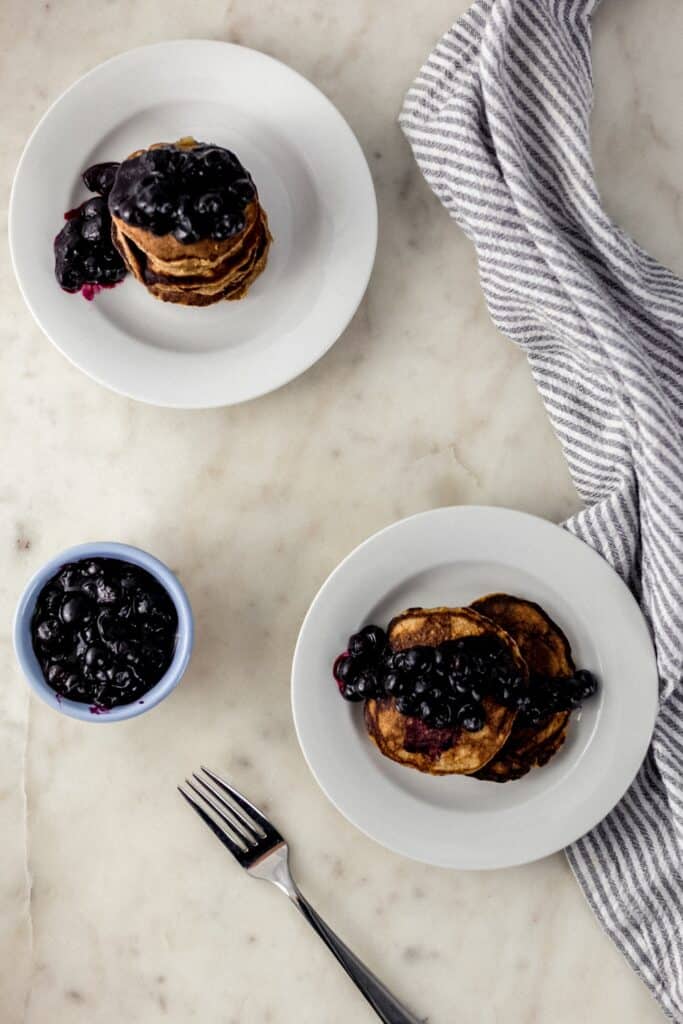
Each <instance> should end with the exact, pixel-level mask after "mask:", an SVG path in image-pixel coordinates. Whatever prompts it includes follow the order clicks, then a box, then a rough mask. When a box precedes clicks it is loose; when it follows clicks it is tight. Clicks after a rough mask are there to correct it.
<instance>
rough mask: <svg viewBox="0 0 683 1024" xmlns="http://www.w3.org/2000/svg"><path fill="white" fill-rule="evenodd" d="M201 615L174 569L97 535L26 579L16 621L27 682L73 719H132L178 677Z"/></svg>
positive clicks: (159, 698) (16, 638)
mask: <svg viewBox="0 0 683 1024" xmlns="http://www.w3.org/2000/svg"><path fill="white" fill-rule="evenodd" d="M193 636H194V624H193V619H192V610H191V608H190V604H189V601H188V599H187V595H186V594H185V591H184V589H183V587H182V586H181V584H180V583H179V581H178V579H177V578H176V576H175V575H174V574H173V573H172V572H171V570H170V569H168V568H167V567H166V566H165V565H164V564H163V563H162V562H160V561H159V560H158V559H156V558H154V557H153V556H152V555H149V554H147V552H145V551H141V550H140V549H138V548H134V547H130V546H129V545H127V544H116V543H107V542H102V543H93V544H81V545H79V546H78V547H74V548H70V549H69V550H68V551H64V552H62V554H60V555H57V556H56V557H55V558H53V559H51V560H50V561H49V562H48V563H47V564H46V565H44V566H43V568H42V569H40V570H39V572H37V573H36V574H35V576H33V578H32V579H31V580H30V581H29V583H28V585H27V586H26V589H25V590H24V593H23V594H22V596H21V599H20V601H19V605H18V607H17V612H16V616H15V621H14V646H15V650H16V653H17V658H18V659H19V663H20V665H21V667H22V669H23V671H24V675H25V676H26V678H27V680H28V682H29V683H30V685H31V686H32V688H33V689H34V690H35V692H36V693H37V694H38V696H40V697H41V698H42V699H43V700H44V701H46V702H47V703H48V704H50V705H51V706H52V707H54V708H56V709H57V710H59V711H62V712H63V713H64V714H67V715H70V716H71V717H72V718H79V719H81V720H84V721H97V722H100V721H101V722H116V721H121V720H122V719H126V718H133V717H134V716H136V715H140V714H142V713H143V712H145V711H149V709H150V708H153V707H155V706H156V705H157V704H158V703H159V702H160V701H162V700H163V699H164V697H167V696H168V694H169V693H170V692H171V691H172V690H173V689H174V688H175V687H176V686H177V685H178V683H179V682H180V679H181V678H182V675H183V673H184V672H185V669H186V668H187V665H188V662H189V660H190V655H191V653H192V643H193Z"/></svg>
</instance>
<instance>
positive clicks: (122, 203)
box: [110, 138, 271, 306]
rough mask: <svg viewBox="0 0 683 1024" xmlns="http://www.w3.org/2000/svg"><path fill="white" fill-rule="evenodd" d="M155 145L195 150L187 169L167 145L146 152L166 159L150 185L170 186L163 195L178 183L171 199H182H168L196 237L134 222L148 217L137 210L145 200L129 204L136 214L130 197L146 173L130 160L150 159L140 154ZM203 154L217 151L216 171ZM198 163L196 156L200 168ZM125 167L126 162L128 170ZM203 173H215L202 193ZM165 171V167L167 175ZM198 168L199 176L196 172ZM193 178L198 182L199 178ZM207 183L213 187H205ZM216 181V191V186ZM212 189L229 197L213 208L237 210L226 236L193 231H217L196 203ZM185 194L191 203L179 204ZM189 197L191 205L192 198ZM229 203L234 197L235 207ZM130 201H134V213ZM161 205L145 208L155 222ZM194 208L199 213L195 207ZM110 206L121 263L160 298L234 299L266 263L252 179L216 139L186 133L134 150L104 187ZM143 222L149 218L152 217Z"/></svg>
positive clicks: (265, 236) (264, 231) (264, 229)
mask: <svg viewBox="0 0 683 1024" xmlns="http://www.w3.org/2000/svg"><path fill="white" fill-rule="evenodd" d="M161 149H171V150H179V151H181V152H182V151H191V150H193V149H198V150H199V152H198V154H197V156H196V158H195V162H194V163H193V162H192V160H190V162H189V170H187V169H186V164H187V161H188V158H187V157H178V156H177V155H174V153H173V152H171V153H170V154H169V155H167V154H160V155H159V156H158V157H154V158H151V157H150V158H149V159H150V160H154V162H155V164H156V163H158V161H159V160H160V159H162V158H163V159H164V161H165V162H164V167H166V168H169V169H168V170H162V171H159V172H155V173H152V174H151V178H150V180H152V179H153V181H154V182H159V181H161V182H162V184H161V185H157V184H153V185H152V186H151V187H152V188H164V186H165V187H166V188H170V192H169V193H168V195H169V196H173V195H177V194H178V193H176V192H173V186H174V185H175V188H180V190H181V193H182V195H181V196H180V200H173V202H174V203H176V202H179V203H180V204H181V205H178V206H174V207H171V209H172V210H176V211H180V212H179V213H178V214H177V216H180V217H182V216H187V217H192V218H193V220H192V222H191V223H192V224H193V225H194V231H195V235H194V239H195V240H192V241H182V242H181V241H179V239H178V238H177V237H175V235H174V234H171V233H169V234H160V235H157V234H155V233H154V232H153V231H152V230H150V228H148V227H145V226H140V225H141V224H144V223H146V222H145V221H144V220H140V219H139V218H140V217H141V216H142V214H141V211H144V210H147V207H144V206H138V207H137V208H134V210H133V214H134V215H133V214H131V213H130V209H131V207H130V204H131V202H134V201H136V200H135V197H136V196H137V202H138V203H141V202H142V195H143V193H144V191H145V188H148V186H147V185H146V183H145V180H144V179H143V180H142V181H140V180H139V175H140V171H136V170H135V168H136V166H139V165H140V163H141V161H140V160H139V158H140V157H143V160H142V163H143V164H147V163H148V162H149V161H147V160H145V158H144V154H146V153H149V152H152V151H154V150H161ZM207 150H210V152H207ZM209 156H218V158H219V160H220V161H221V162H220V168H221V170H220V171H219V172H218V177H216V176H215V175H216V171H215V170H214V169H213V167H212V169H211V170H210V171H207V170H206V167H207V165H206V164H205V162H204V161H205V160H207V159H208V158H209ZM183 160H184V161H185V164H180V165H179V164H178V161H183ZM226 160H227V161H228V164H227V165H226V166H227V169H226V168H225V167H224V162H225V161H226ZM130 161H137V164H133V165H131V164H130V163H129V162H130ZM230 162H232V163H230ZM197 163H198V164H199V168H198V169H197ZM127 168H129V169H128V170H127ZM206 174H209V175H214V177H213V178H212V179H211V180H212V181H213V184H211V183H209V186H208V187H209V192H208V193H206V194H205V195H204V194H203V193H202V188H203V189H204V190H206V188H207V185H206V184H201V183H205V182H206V181H207V178H206ZM136 175H137V178H136ZM168 175H171V178H170V179H169V177H168ZM173 175H175V178H174V177H173ZM188 175H189V177H188ZM197 175H200V177H199V178H198V177H197ZM226 175H227V177H226ZM236 176H237V177H236ZM240 176H241V177H240ZM148 177H149V176H148ZM198 182H200V184H199V185H198V184H197V183H198ZM136 187H137V188H138V189H140V188H142V192H140V191H138V192H137V193H136V192H135V188H136ZM185 189H188V190H189V200H188V196H187V195H185ZM212 189H214V190H216V189H218V190H219V191H211V190H212ZM221 189H222V191H220V190H221ZM235 189H238V190H246V193H245V192H244V191H237V192H236V191H234V190H235ZM197 191H199V196H198V195H197ZM214 196H215V197H216V201H217V202H218V203H224V204H225V203H227V204H228V205H227V206H226V205H222V206H221V205H219V206H218V211H219V212H218V214H215V216H217V217H218V218H221V217H223V218H235V217H237V218H239V221H238V222H237V223H238V226H239V230H235V231H233V233H232V234H230V235H229V237H227V238H215V237H201V238H197V235H198V233H199V231H201V230H212V231H213V230H215V233H216V234H218V233H219V232H218V228H217V227H215V228H210V227H207V222H206V221H205V219H204V218H205V216H206V209H202V207H201V205H199V204H200V203H201V202H205V201H206V200H207V199H208V200H211V199H213V198H214ZM162 198H163V193H162ZM188 201H189V203H190V204H191V205H190V206H189V207H187V206H185V207H183V206H182V203H187V202H188ZM152 202H156V203H158V202H159V200H158V199H154V200H152ZM194 203H196V204H197V205H192V204H194ZM230 204H233V205H230ZM234 204H239V205H238V206H237V207H235V206H234ZM242 204H243V205H242ZM135 209H137V214H136V213H135ZM214 209H215V208H214ZM155 210H156V211H157V212H156V213H155V212H154V211H155ZM159 210H162V207H159V206H154V207H152V213H151V214H149V216H151V217H157V221H156V224H157V226H158V224H159V223H160V222H159V221H158V217H159ZM183 210H188V213H187V214H184V213H183V212H182V211H183ZM198 210H200V211H201V213H198V212H197V211H198ZM115 211H119V212H120V213H121V214H122V215H123V216H119V215H117V213H116V212H115ZM110 212H111V218H112V229H111V233H112V240H113V242H114V245H115V246H116V248H117V249H118V251H119V253H120V254H121V257H122V258H123V261H124V263H125V264H126V267H127V268H128V270H130V272H131V273H132V274H133V276H134V277H135V278H136V279H137V280H138V281H140V283H141V284H143V285H144V286H145V288H146V289H147V290H148V291H149V293H150V294H151V295H153V296H154V297H155V298H158V299H161V300H162V301H165V302H174V303H179V304H181V305H188V306H206V305H210V304H211V303H214V302H219V301H221V300H223V299H228V300H235V299H240V298H242V297H243V296H244V295H245V294H246V293H247V291H248V289H249V287H250V286H251V284H252V283H253V281H254V280H255V279H256V278H257V277H258V276H259V274H260V273H261V272H262V271H263V270H264V268H265V266H266V263H267V259H268V249H269V246H270V242H271V235H270V231H269V229H268V219H267V216H266V213H265V211H264V210H263V208H262V207H261V205H260V203H259V199H258V193H257V190H256V187H255V185H254V183H253V181H252V179H251V177H250V176H249V174H248V172H247V171H245V170H244V168H243V167H242V166H241V164H240V163H239V160H238V159H237V158H236V157H235V156H234V154H231V153H229V152H228V151H226V150H223V149H221V148H220V147H206V146H205V145H204V144H203V143H198V142H196V141H195V140H194V139H192V138H185V139H181V140H179V141H178V142H176V143H173V144H169V143H155V144H154V145H152V146H149V147H148V149H140V150H136V151H135V152H134V153H131V154H130V156H129V157H128V158H127V160H125V161H124V162H123V164H121V167H120V169H119V171H118V172H117V176H116V179H115V182H114V187H113V189H112V193H111V194H110ZM161 215H162V217H163V218H166V217H168V216H169V215H168V214H166V213H165V212H163V211H162V214H161ZM172 215H173V214H171V216H172ZM145 216H147V214H145ZM211 216H214V215H213V214H212V215H211ZM123 217H126V218H127V220H124V219H123ZM136 217H137V218H138V219H137V220H136V223H135V224H133V223H129V220H135V219H136ZM197 218H199V220H197ZM149 223H150V224H151V225H152V226H155V221H154V220H152V221H149ZM161 223H163V224H166V223H169V224H170V223H171V221H166V220H162V221H161ZM175 223H176V230H180V229H179V228H178V227H177V225H178V224H179V223H180V222H179V221H178V220H177V219H176V220H175ZM212 223H213V224H214V225H215V220H214V221H209V224H212ZM233 223H235V221H234V220H232V221H231V220H230V219H228V226H227V227H224V226H222V230H232V227H231V224H233ZM183 230H185V228H184V227H183ZM190 237H192V236H190Z"/></svg>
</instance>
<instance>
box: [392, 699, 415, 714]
mask: <svg viewBox="0 0 683 1024" xmlns="http://www.w3.org/2000/svg"><path fill="white" fill-rule="evenodd" d="M396 710H397V711H398V712H399V714H401V715H412V714H413V712H414V711H415V702H414V701H413V700H411V698H410V697H406V696H403V697H397V698H396Z"/></svg>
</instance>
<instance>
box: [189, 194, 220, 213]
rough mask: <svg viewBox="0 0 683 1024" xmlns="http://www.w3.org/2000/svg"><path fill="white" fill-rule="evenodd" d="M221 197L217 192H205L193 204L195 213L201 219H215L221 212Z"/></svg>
mask: <svg viewBox="0 0 683 1024" xmlns="http://www.w3.org/2000/svg"><path fill="white" fill-rule="evenodd" d="M223 205H224V204H223V197H222V196H221V195H220V193H218V192H206V193H205V194H204V195H203V196H200V197H199V199H198V200H197V202H196V204H195V208H196V210H197V213H200V214H201V215H202V216H203V217H216V216H218V214H219V213H222V212H223Z"/></svg>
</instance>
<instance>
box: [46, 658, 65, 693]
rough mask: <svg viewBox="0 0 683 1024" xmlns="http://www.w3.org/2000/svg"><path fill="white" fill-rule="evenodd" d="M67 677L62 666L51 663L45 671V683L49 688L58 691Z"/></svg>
mask: <svg viewBox="0 0 683 1024" xmlns="http://www.w3.org/2000/svg"><path fill="white" fill-rule="evenodd" d="M68 677H69V673H68V671H67V670H66V669H65V668H64V666H63V665H60V664H58V663H53V664H52V665H50V667H49V668H48V670H47V681H48V683H49V684H50V686H52V687H54V688H55V689H60V688H61V687H62V686H64V684H65V683H66V681H67V679H68Z"/></svg>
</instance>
